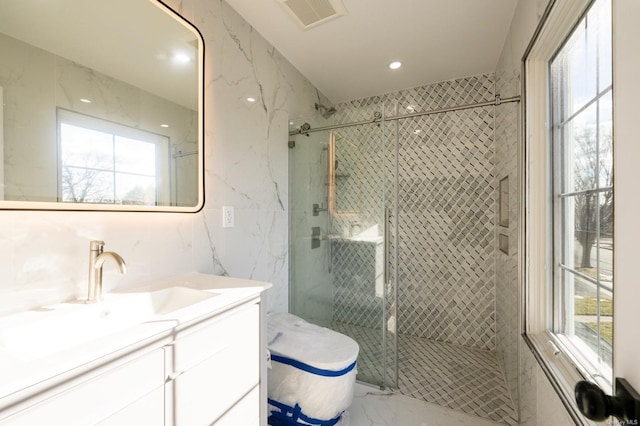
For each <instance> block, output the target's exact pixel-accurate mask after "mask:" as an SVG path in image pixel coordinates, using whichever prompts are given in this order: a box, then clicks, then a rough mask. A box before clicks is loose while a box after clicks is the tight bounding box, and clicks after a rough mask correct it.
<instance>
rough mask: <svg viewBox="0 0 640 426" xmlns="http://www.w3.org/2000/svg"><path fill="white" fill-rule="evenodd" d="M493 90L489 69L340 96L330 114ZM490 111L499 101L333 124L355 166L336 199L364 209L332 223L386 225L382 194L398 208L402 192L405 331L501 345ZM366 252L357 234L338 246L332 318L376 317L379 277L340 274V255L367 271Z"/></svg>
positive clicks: (366, 114)
mask: <svg viewBox="0 0 640 426" xmlns="http://www.w3.org/2000/svg"><path fill="white" fill-rule="evenodd" d="M493 99H494V80H493V75H481V76H474V77H469V78H464V79H459V80H454V81H448V82H443V83H438V84H434V85H430V86H424V87H418V88H414V89H409V90H403V91H400V92H397V93H392V94H387V95H382V96H375V97H371V98H367V99H361V100H355V101H350V102H346V103H342V104H339V105H337V106H336V108H337V110H338V112H337V113H336V115H335V118H334V120H335V122H338V123H346V122H352V121H362V120H367V119H371V118H372V117H373V114H374V113H375V112H377V111H381V112H382V113H383V114H384V115H385V116H389V115H395V114H408V113H411V112H415V111H425V110H431V109H437V108H443V107H451V106H458V105H464V104H470V103H476V102H482V101H490V100H493ZM396 108H397V109H396ZM493 114H494V108H493V107H482V108H473V109H467V110H460V111H454V112H449V113H442V114H435V115H430V116H421V117H414V118H407V119H403V120H399V121H398V122H387V123H384V124H380V125H375V124H367V125H363V126H357V127H349V128H345V129H341V130H339V131H337V132H336V141H337V142H336V144H337V146H338V147H337V148H336V152H337V155H336V157H337V159H338V161H339V169H338V170H340V169H342V170H341V171H340V172H341V173H348V174H349V177H348V178H344V179H343V180H344V182H342V181H341V180H338V182H337V183H336V192H337V194H338V195H337V196H336V198H337V199H338V200H339V205H341V206H344V208H345V209H348V210H352V211H357V212H359V213H358V214H357V215H350V216H348V217H340V216H338V217H336V218H335V219H334V221H333V226H334V229H333V230H332V233H336V234H342V235H349V233H350V232H352V231H353V229H354V227H355V225H354V224H357V227H358V229H366V228H368V227H370V226H373V225H375V224H378V225H379V229H380V231H379V232H380V233H381V232H382V229H383V218H382V215H383V211H384V204H386V205H387V206H388V207H392V206H393V202H394V197H395V196H396V194H397V197H398V206H399V209H398V230H397V232H398V235H397V237H398V267H397V283H398V332H399V333H402V334H406V335H413V336H417V337H423V338H429V339H434V340H439V341H443V342H448V343H453V344H458V345H463V346H468V347H474V348H480V349H489V350H493V349H495V332H496V330H495V256H496V253H495V211H494V210H495V188H496V176H495V175H494V173H495V172H494V171H495V146H494V138H493V135H494V127H493V126H494V116H493ZM396 123H397V124H396ZM396 125H397V126H398V128H397V130H398V137H399V143H398V164H399V174H398V180H397V182H398V186H397V187H395V186H394V185H393V182H394V176H393V172H394V167H393V165H394V162H395V155H396V154H395V131H396V127H395V126H396ZM341 143H343V144H345V145H344V146H343V149H342V150H341V149H340V145H339V144H341ZM347 144H348V145H347ZM347 181H348V182H347ZM394 236H395V235H392V237H394ZM393 248H394V247H392V251H393ZM362 251H363V248H362V247H360V246H358V245H355V244H351V245H345V246H344V247H339V248H337V249H336V250H334V254H333V261H334V266H335V271H336V272H335V273H336V280H335V282H334V284H335V290H334V302H333V303H334V320H337V321H341V322H345V323H349V324H355V325H360V326H366V327H372V326H379V325H380V324H381V322H380V315H381V313H382V312H381V309H380V306H381V305H380V303H381V301H380V300H379V298H376V297H375V293H374V284H373V282H368V283H367V282H365V281H362V283H361V285H354V284H353V283H352V282H351V281H349V279H347V278H346V277H347V275H348V274H341V273H340V272H339V269H340V266H339V265H340V264H341V263H340V262H341V259H349V261H348V262H342V265H344V266H346V267H349V268H354V269H355V270H357V271H359V272H356V273H355V274H356V275H358V276H359V277H363V276H364V275H363V274H365V269H366V268H370V267H371V262H372V257H371V256H369V257H367V256H363V254H362ZM365 257H367V258H366V259H365ZM358 259H360V260H358ZM354 262H355V263H354ZM393 272H396V271H393ZM352 275H353V273H352ZM340 277H342V278H344V279H342V278H340ZM387 290H389V289H387Z"/></svg>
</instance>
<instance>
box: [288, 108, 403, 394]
mask: <svg viewBox="0 0 640 426" xmlns="http://www.w3.org/2000/svg"><path fill="white" fill-rule="evenodd" d="M332 119H333V118H332ZM305 123H308V124H309V125H310V126H311V129H315V128H319V127H324V126H329V125H331V123H330V122H329V121H328V120H326V119H324V118H322V117H321V116H319V115H318V117H308V118H305V119H303V120H298V121H294V122H292V124H291V129H290V130H292V131H294V130H296V129H299V128H301V126H303V125H304V124H305ZM392 129H393V127H392V124H391V123H386V122H384V119H381V120H379V121H378V122H376V123H368V124H364V125H357V126H350V127H344V128H336V129H328V130H323V131H317V132H309V133H307V134H305V133H303V134H296V135H294V136H290V137H289V140H290V145H289V146H290V147H291V149H290V150H289V167H290V173H289V175H290V192H289V193H290V215H291V217H290V221H289V223H290V227H291V229H290V251H289V252H290V264H291V267H290V283H291V286H290V288H291V294H290V301H291V306H290V310H291V312H292V313H294V314H295V315H298V316H300V317H302V318H304V319H306V320H307V321H309V322H312V323H315V324H318V325H321V326H324V327H328V328H331V329H333V330H335V331H338V332H340V333H342V334H345V335H348V336H350V337H351V338H353V339H354V340H355V341H356V342H358V344H359V346H360V354H359V357H358V376H357V378H358V380H359V381H362V382H366V383H370V384H374V385H377V386H381V387H387V386H396V384H397V355H396V354H397V339H396V337H395V300H396V292H395V284H394V283H395V279H394V277H393V272H394V270H395V268H393V267H392V265H391V263H392V262H391V261H392V260H393V256H392V251H393V244H392V238H393V235H395V233H394V232H393V230H392V229H391V226H392V225H393V218H394V214H393V210H394V205H395V204H394V200H393V198H392V197H390V196H389V195H390V194H394V193H395V191H393V190H390V189H389V186H393V185H394V178H393V175H390V172H392V171H393V163H394V159H395V146H396V142H395V139H394V137H395V136H394V133H393V132H391V133H390V132H389V130H392ZM385 264H386V267H385ZM385 272H386V274H387V277H386V279H385Z"/></svg>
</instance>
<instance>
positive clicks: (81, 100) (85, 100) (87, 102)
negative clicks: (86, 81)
mask: <svg viewBox="0 0 640 426" xmlns="http://www.w3.org/2000/svg"><path fill="white" fill-rule="evenodd" d="M80 102H84V103H85V104H90V103H91V100H89V99H86V98H82V99H80Z"/></svg>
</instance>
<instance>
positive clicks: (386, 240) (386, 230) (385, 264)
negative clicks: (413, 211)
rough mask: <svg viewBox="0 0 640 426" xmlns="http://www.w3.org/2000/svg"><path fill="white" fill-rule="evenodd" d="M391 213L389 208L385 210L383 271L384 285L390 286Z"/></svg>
mask: <svg viewBox="0 0 640 426" xmlns="http://www.w3.org/2000/svg"><path fill="white" fill-rule="evenodd" d="M390 213H391V212H390V211H389V208H388V207H385V208H384V248H383V250H384V253H383V255H382V262H383V263H382V270H383V273H384V284H385V285H387V284H389V259H388V256H389V219H390Z"/></svg>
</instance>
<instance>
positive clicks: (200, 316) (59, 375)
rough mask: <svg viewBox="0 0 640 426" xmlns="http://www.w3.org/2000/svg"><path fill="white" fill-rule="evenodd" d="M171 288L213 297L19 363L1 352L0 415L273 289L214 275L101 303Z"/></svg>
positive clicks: (8, 319) (2, 320)
mask: <svg viewBox="0 0 640 426" xmlns="http://www.w3.org/2000/svg"><path fill="white" fill-rule="evenodd" d="M170 287H186V288H190V289H194V290H201V291H206V292H211V293H215V297H210V298H207V299H206V300H202V301H200V302H197V303H195V304H192V305H190V306H187V307H185V308H182V309H178V310H175V311H173V312H170V313H168V314H165V315H159V316H156V317H154V318H152V319H151V320H149V321H146V322H141V323H138V324H136V325H133V326H131V327H127V328H125V329H124V330H121V331H118V332H116V333H113V334H109V335H106V336H104V337H101V338H98V339H97V340H91V341H85V342H84V343H80V344H78V345H76V346H72V347H69V348H67V349H65V350H62V351H59V352H55V353H52V354H48V355H47V356H44V357H40V358H36V359H33V357H30V358H29V357H20V356H16V354H12V353H9V352H7V351H6V350H3V349H2V348H1V347H0V378H1V379H0V410H2V409H3V407H6V406H8V405H10V404H13V403H15V402H16V401H19V400H22V399H23V398H25V397H26V396H28V395H29V394H33V393H36V392H39V391H41V390H43V389H47V388H49V387H51V386H55V385H56V384H58V383H62V382H64V381H65V380H67V379H68V378H69V377H72V376H75V375H77V374H82V373H83V372H85V371H90V370H91V369H92V368H93V367H94V366H95V365H99V364H102V363H105V362H109V361H110V360H111V359H116V358H118V357H121V356H123V355H126V354H127V353H129V352H132V351H134V350H136V349H138V348H141V347H143V346H146V345H149V344H155V345H158V346H162V345H164V344H167V343H170V342H171V341H172V340H173V337H172V336H173V335H174V333H175V331H176V330H177V329H182V328H184V327H187V326H189V325H191V324H194V323H197V322H198V321H201V320H204V319H207V318H209V317H212V316H214V315H216V314H219V313H221V312H223V311H225V310H228V309H230V308H232V307H234V306H237V305H240V304H242V303H245V302H248V301H250V300H252V299H255V298H258V297H259V296H260V293H262V292H263V291H265V290H267V289H268V288H270V287H271V284H270V283H266V282H261V281H252V280H245V279H239V278H230V277H221V276H216V275H209V274H202V273H190V274H187V275H183V276H179V277H176V278H172V279H167V280H158V281H156V282H153V283H150V284H146V285H143V286H140V287H137V288H133V289H127V290H126V291H124V292H120V293H119V292H117V291H115V292H113V293H111V294H106V295H105V300H108V299H109V298H110V297H111V298H118V297H126V295H127V294H130V293H140V292H145V291H147V292H148V291H157V290H162V289H166V288H170ZM83 307H84V306H83V305H82V304H79V303H78V302H71V303H61V304H57V305H52V306H46V307H42V308H39V309H37V310H32V311H27V312H22V313H18V314H12V315H7V316H5V317H0V330H1V328H2V327H5V328H6V327H10V326H11V324H12V323H15V322H16V321H24V318H27V320H28V317H29V316H35V315H38V316H40V317H41V318H46V315H48V314H50V315H55V314H56V312H58V311H62V310H65V309H66V310H69V309H82V308H83Z"/></svg>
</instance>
